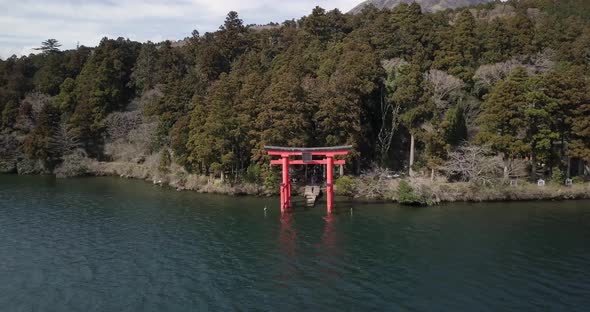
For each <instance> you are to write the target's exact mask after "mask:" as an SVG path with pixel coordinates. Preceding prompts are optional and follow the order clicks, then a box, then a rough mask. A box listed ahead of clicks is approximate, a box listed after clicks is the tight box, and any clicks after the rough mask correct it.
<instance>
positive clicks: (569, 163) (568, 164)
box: [565, 156, 572, 179]
mask: <svg viewBox="0 0 590 312" xmlns="http://www.w3.org/2000/svg"><path fill="white" fill-rule="evenodd" d="M571 171H572V158H571V157H569V156H568V157H567V172H566V173H565V177H566V178H568V179H569V178H570V172H571Z"/></svg>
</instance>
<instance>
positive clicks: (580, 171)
mask: <svg viewBox="0 0 590 312" xmlns="http://www.w3.org/2000/svg"><path fill="white" fill-rule="evenodd" d="M578 175H579V176H584V160H583V159H582V158H580V159H578Z"/></svg>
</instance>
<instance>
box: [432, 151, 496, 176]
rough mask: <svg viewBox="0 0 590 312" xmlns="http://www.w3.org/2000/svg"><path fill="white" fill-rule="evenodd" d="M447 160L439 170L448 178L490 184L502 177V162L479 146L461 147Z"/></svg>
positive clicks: (450, 154)
mask: <svg viewBox="0 0 590 312" xmlns="http://www.w3.org/2000/svg"><path fill="white" fill-rule="evenodd" d="M448 157H449V159H448V160H447V161H446V162H445V163H444V164H443V165H442V166H441V167H440V168H439V170H440V171H442V172H444V173H445V174H446V175H447V177H449V178H459V179H461V180H462V181H466V182H475V183H479V184H484V185H485V184H491V183H492V182H493V181H494V180H496V179H498V178H500V177H502V172H503V168H504V161H503V160H502V157H500V156H497V155H495V156H494V155H493V154H492V153H491V151H490V150H489V149H487V148H485V147H481V146H470V145H466V146H462V147H460V148H458V149H457V150H456V151H454V152H451V153H449V155H448Z"/></svg>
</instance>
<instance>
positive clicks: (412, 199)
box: [397, 180, 432, 206]
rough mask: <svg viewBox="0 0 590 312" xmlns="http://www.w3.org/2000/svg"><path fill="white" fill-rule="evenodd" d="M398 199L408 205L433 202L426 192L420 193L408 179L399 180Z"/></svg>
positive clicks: (423, 204)
mask: <svg viewBox="0 0 590 312" xmlns="http://www.w3.org/2000/svg"><path fill="white" fill-rule="evenodd" d="M397 200H398V202H399V203H400V204H402V205H408V206H426V205H431V204H432V203H431V201H430V200H428V199H427V198H426V196H425V194H420V193H419V192H418V191H416V190H415V189H414V188H413V187H412V186H411V185H410V183H408V182H407V181H406V180H401V181H399V186H398V188H397Z"/></svg>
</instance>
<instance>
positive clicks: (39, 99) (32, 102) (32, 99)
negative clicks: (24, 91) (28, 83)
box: [21, 92, 53, 120]
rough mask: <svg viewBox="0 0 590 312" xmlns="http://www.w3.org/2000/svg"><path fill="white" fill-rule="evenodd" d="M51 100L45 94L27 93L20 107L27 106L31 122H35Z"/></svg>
mask: <svg viewBox="0 0 590 312" xmlns="http://www.w3.org/2000/svg"><path fill="white" fill-rule="evenodd" d="M52 100H53V98H52V97H51V96H49V95H47V94H44V93H39V92H33V93H29V94H28V95H27V96H26V97H25V98H24V99H23V101H22V103H21V106H29V107H30V108H31V113H32V117H33V120H37V117H39V114H40V113H41V111H42V110H43V108H44V107H45V106H47V105H49V104H50V103H51V101H52Z"/></svg>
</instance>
